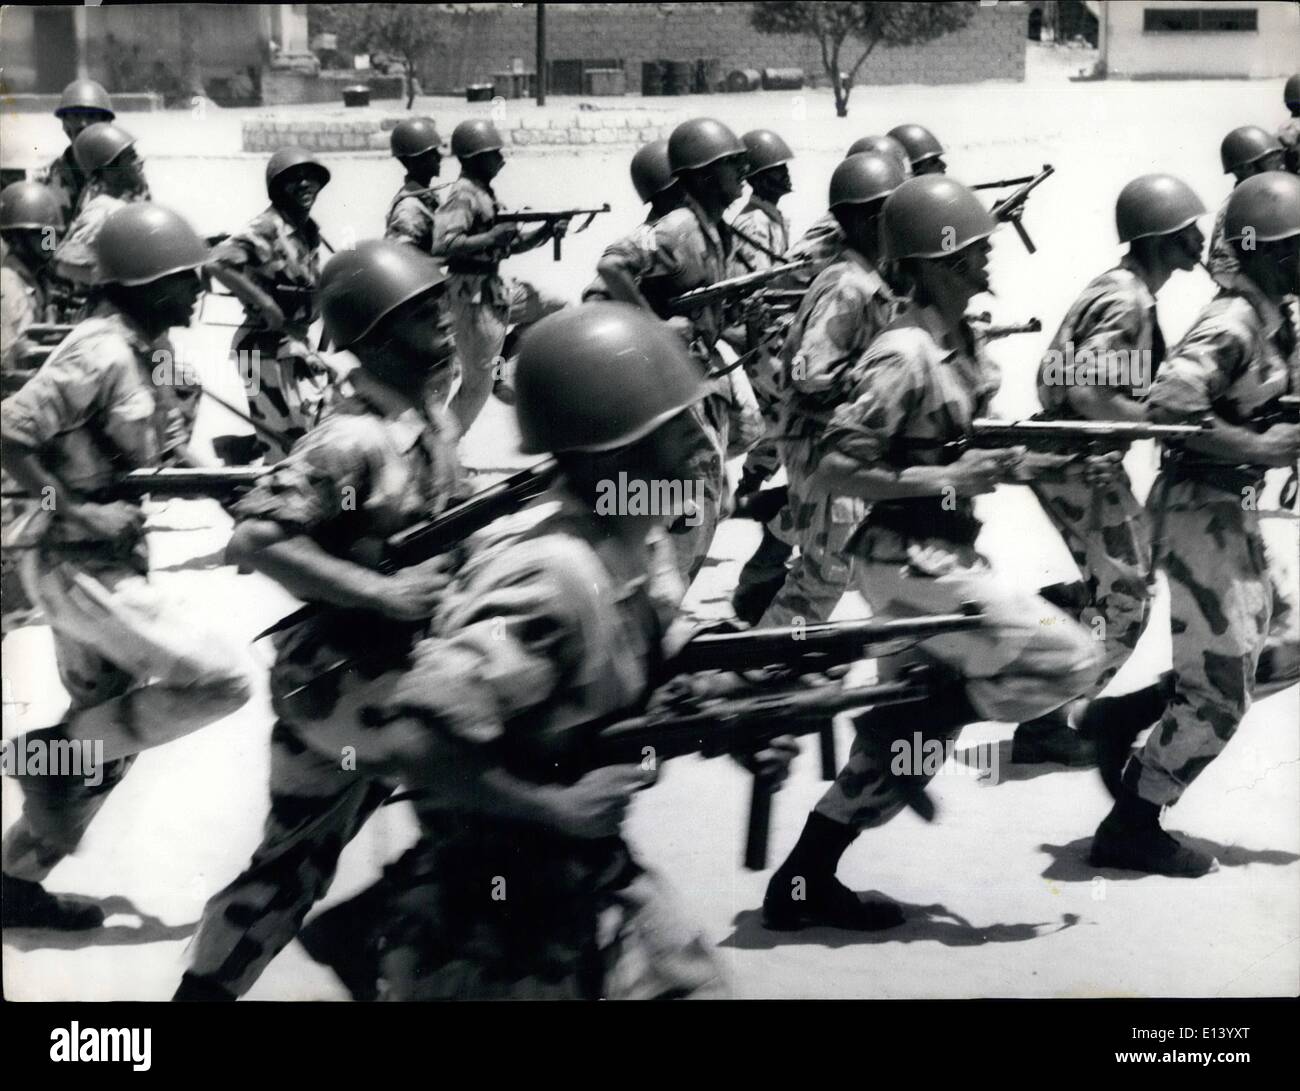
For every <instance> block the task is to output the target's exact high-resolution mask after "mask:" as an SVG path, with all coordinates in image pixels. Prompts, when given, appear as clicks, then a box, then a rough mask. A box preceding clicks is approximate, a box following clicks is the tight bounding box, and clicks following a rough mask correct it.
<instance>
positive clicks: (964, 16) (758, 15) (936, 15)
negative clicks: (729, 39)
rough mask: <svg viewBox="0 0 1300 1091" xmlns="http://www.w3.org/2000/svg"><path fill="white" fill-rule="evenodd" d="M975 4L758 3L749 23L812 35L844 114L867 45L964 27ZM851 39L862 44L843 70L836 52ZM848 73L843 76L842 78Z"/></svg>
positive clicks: (924, 38)
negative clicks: (857, 55) (849, 64)
mask: <svg viewBox="0 0 1300 1091" xmlns="http://www.w3.org/2000/svg"><path fill="white" fill-rule="evenodd" d="M976 6H977V5H976V4H975V3H933V4H932V3H918V4H908V3H870V2H867V3H856V4H843V3H820V2H816V0H812V2H794V3H761V4H755V5H754V10H753V13H752V14H751V16H750V24H751V25H752V26H753V28H754V29H755V30H757V31H758V32H759V33H760V34H799V35H802V36H804V37H809V38H816V39H817V44H818V45H819V46H820V47H821V53H822V64H823V65H824V66H825V68H826V74H827V75H828V76H829V77H830V80H831V87H832V88H833V89H834V91H835V116H836V117H848V116H849V91H850V90H851V89H852V86H853V79H854V77H855V76H857V74H858V69H860V68H861V67H862V65H863V63H864V62H865V61H866V59H867V58H868V57H869V56H871V52H872V50H874V49H875V48H876V46H878V45H884V46H886V47H889V46H896V45H916V44H918V43H920V42H928V41H931V40H932V39H934V38H938V37H940V36H942V35H944V34H947V33H949V32H950V31H954V30H959V29H960V28H961V27H964V26H965V25H966V23H967V21H968V20H969V19H970V17H971V14H972V12H973V11H974V10H975V8H976ZM850 38H852V39H853V40H854V41H855V42H859V43H861V44H862V46H863V50H862V53H861V55H860V56H859V57H858V59H857V60H856V61H854V62H853V66H852V67H851V68H850V69H849V70H848V72H847V73H846V72H844V71H843V70H842V69H841V67H840V52H841V50H843V49H844V46H845V43H846V42H847V41H848V40H849V39H850ZM846 77H847V78H846Z"/></svg>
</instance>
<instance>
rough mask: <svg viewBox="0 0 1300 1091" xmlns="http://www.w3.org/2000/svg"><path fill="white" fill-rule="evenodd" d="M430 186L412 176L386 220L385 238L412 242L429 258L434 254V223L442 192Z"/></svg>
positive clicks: (404, 183) (406, 182)
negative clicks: (439, 196)
mask: <svg viewBox="0 0 1300 1091" xmlns="http://www.w3.org/2000/svg"><path fill="white" fill-rule="evenodd" d="M441 188H442V187H441V186H426V185H424V184H423V183H421V182H418V181H416V180H415V179H414V178H412V177H411V176H410V175H409V174H408V175H407V176H406V181H405V182H403V183H402V188H401V189H399V190H398V191H397V196H396V197H394V198H393V203H392V204H391V205H389V206H388V215H387V217H385V219H384V238H386V239H396V240H397V241H398V242H408V243H410V244H411V245H412V246H414V247H416V248H417V249H419V250H423V251H424V252H425V253H426V254H431V253H432V252H433V219H434V213H435V212H437V211H438V192H437V191H438V190H439V189H441Z"/></svg>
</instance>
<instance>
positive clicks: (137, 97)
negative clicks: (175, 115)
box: [0, 91, 163, 114]
mask: <svg viewBox="0 0 1300 1091" xmlns="http://www.w3.org/2000/svg"><path fill="white" fill-rule="evenodd" d="M112 99H113V109H114V111H115V112H117V113H119V114H130V113H141V112H152V111H154V110H161V109H162V108H163V97H162V95H157V94H154V92H152V91H122V92H118V93H117V94H114V95H113V96H112ZM58 104H59V96H58V95H33V94H22V95H0V105H2V106H3V107H4V109H6V110H12V111H13V112H14V113H17V114H52V113H53V112H54V108H55V107H56V106H58Z"/></svg>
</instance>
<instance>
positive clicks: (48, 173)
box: [32, 144, 88, 227]
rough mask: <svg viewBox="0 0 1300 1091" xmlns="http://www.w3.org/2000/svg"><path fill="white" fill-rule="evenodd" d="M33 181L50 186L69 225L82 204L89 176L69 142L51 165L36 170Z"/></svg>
mask: <svg viewBox="0 0 1300 1091" xmlns="http://www.w3.org/2000/svg"><path fill="white" fill-rule="evenodd" d="M32 180H33V181H36V182H40V183H41V185H43V186H49V187H50V189H51V190H52V191H53V193H54V196H55V198H56V199H57V200H58V202H59V212H60V213H61V215H62V216H63V225H64V226H65V227H66V226H68V225H69V224H70V223H71V222H72V220H73V219H74V217H75V216H76V213H77V209H78V207H79V206H80V204H81V192H82V190H84V189H85V188H86V184H87V181H88V180H87V178H86V175H85V174H84V173H83V172H82V170H81V168H80V167H79V166H77V160H76V158H75V157H74V156H73V154H72V145H71V144H69V145H68V146H67V147H66V148H64V149H63V152H62V153H61V154H60V155H59V156H58V157H57V158H55V159H53V160H51V161H50V164H49V166H47V167H43V168H42V169H41V170H39V171H36V172H35V174H34V175H33V177H32Z"/></svg>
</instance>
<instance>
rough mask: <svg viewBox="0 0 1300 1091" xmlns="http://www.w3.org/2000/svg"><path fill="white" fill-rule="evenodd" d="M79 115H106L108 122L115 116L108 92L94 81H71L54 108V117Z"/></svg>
mask: <svg viewBox="0 0 1300 1091" xmlns="http://www.w3.org/2000/svg"><path fill="white" fill-rule="evenodd" d="M80 113H84V114H106V115H107V116H108V120H109V121H112V120H113V118H115V117H116V116H117V114H116V113H115V112H114V110H113V100H112V99H111V98H109V97H108V92H107V91H105V90H104V88H103V86H102V85H101V84H98V83H96V82H95V81H94V80H73V81H72V82H71V83H70V84H68V86H67V87H65V88H64V89H63V94H62V95H60V96H59V104H58V106H56V107H55V108H54V116H55V117H62V116H63V115H64V114H80Z"/></svg>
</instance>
